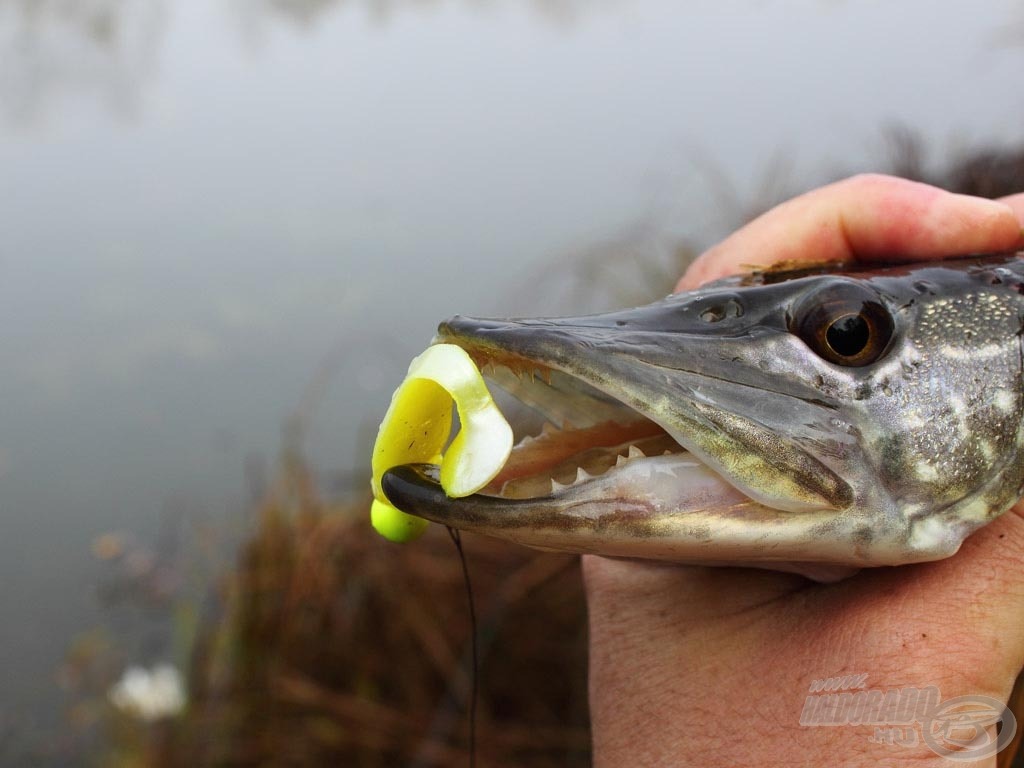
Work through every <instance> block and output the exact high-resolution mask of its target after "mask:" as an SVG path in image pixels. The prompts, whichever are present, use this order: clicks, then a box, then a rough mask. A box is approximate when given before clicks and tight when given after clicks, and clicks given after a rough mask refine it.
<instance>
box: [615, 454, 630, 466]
mask: <svg viewBox="0 0 1024 768" xmlns="http://www.w3.org/2000/svg"><path fill="white" fill-rule="evenodd" d="M628 463H629V459H627V458H626V457H625V456H616V457H615V466H616V467H621V466H623V465H625V464H628Z"/></svg>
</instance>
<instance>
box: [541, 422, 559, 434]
mask: <svg viewBox="0 0 1024 768" xmlns="http://www.w3.org/2000/svg"><path fill="white" fill-rule="evenodd" d="M556 432H558V427H556V426H555V425H554V424H552V423H551V422H550V421H545V422H544V426H542V427H541V428H540V433H541V434H542V435H553V434H555V433H556Z"/></svg>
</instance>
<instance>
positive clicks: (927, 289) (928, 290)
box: [914, 280, 935, 296]
mask: <svg viewBox="0 0 1024 768" xmlns="http://www.w3.org/2000/svg"><path fill="white" fill-rule="evenodd" d="M914 290H915V291H917V292H918V293H923V294H926V295H928V296H934V295H935V286H934V285H933V284H932V283H929V282H928V281H927V280H917V281H916V282H915V283H914Z"/></svg>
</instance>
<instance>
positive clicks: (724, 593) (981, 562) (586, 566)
mask: <svg viewBox="0 0 1024 768" xmlns="http://www.w3.org/2000/svg"><path fill="white" fill-rule="evenodd" d="M1022 221H1024V194H1021V195H1015V196H1013V197H1011V198H1006V199H1004V200H1003V201H1001V202H993V201H988V200H981V199H979V198H972V197H965V196H960V195H952V194H949V193H947V192H943V191H941V190H939V189H936V188H934V187H930V186H927V185H924V184H917V183H913V182H909V181H905V180H901V179H895V178H892V177H887V176H877V175H868V176H856V177H853V178H851V179H847V180H845V181H841V182H838V183H836V184H832V185H830V186H827V187H822V188H820V189H818V190H815V191H813V192H810V193H808V194H806V195H803V196H801V197H798V198H794V199H793V200H790V201H789V202H787V203H784V204H782V205H780V206H779V207H777V208H775V209H773V210H771V211H769V212H768V213H766V214H765V215H763V216H762V217H760V218H759V219H757V220H755V221H754V222H752V223H750V224H749V225H747V226H746V227H744V228H743V229H741V230H739V231H738V232H736V233H735V234H733V235H732V236H731V237H729V238H728V239H726V240H725V241H723V242H722V243H720V244H719V245H717V246H715V247H714V248H712V249H711V250H709V251H708V252H707V253H705V254H703V255H702V256H701V257H700V258H699V259H697V260H696V261H695V262H694V264H693V265H692V266H691V267H690V269H689V270H688V271H687V273H686V275H685V276H684V277H683V279H682V280H681V281H680V283H679V286H678V287H679V289H680V290H684V289H690V288H694V287H696V286H697V285H700V284H701V283H703V282H706V281H708V280H713V279H716V278H719V277H723V276H725V275H728V274H732V273H735V272H738V271H742V270H743V268H744V266H745V265H747V266H749V265H750V264H758V265H768V264H772V263H778V262H781V261H788V260H801V259H803V260H807V259H811V260H815V261H822V260H838V259H850V258H856V259H860V260H865V261H870V260H873V259H874V260H877V259H882V258H889V259H891V258H892V257H894V256H897V257H899V258H901V259H907V260H911V261H913V260H924V259H933V258H940V257H943V256H952V255H958V254H959V255H962V254H970V253H983V252H997V251H1009V250H1013V249H1015V248H1021V247H1024V236H1022ZM1022 564H1024V503H1020V504H1018V505H1017V506H1016V507H1014V509H1013V510H1012V512H1008V513H1006V514H1005V515H1003V516H1002V517H1000V518H999V519H998V520H996V521H994V522H993V523H991V524H990V525H988V526H986V527H985V528H983V529H982V530H980V531H979V532H977V533H976V534H974V535H973V536H971V537H970V538H969V539H968V540H967V541H966V542H965V543H964V545H963V547H962V548H961V550H960V552H959V553H957V554H956V555H955V556H953V557H951V558H948V559H946V560H942V561H939V562H935V563H923V564H918V565H908V566H902V567H899V568H875V569H867V570H864V571H861V572H860V573H858V574H857V575H855V576H853V577H851V578H848V579H846V580H844V581H840V582H838V583H835V584H817V583H812V582H809V581H807V580H806V579H804V578H802V577H798V576H794V575H790V574H783V573H774V572H769V571H763V570H753V569H750V570H748V569H741V568H707V567H700V566H669V565H658V564H650V563H641V562H632V561H621V560H612V559H606V558H601V557H595V556H586V557H584V558H583V570H584V576H585V583H586V592H587V602H588V609H589V614H590V707H591V719H592V728H593V746H594V764H595V765H596V766H598V768H607V767H609V766H684V765H695V766H709V767H710V766H748V765H749V766H804V765H806V766H824V765H827V766H832V767H836V766H844V767H845V766H876V765H886V766H904V765H906V766H910V765H913V766H917V767H921V766H931V765H936V766H938V765H943V766H946V767H947V768H948V766H950V765H956V764H957V763H950V762H948V761H946V760H944V759H942V758H940V757H938V756H937V755H936V754H935V753H934V752H932V751H931V750H930V749H929V748H928V747H927V746H925V745H923V744H921V745H919V746H917V747H916V748H910V747H907V748H901V747H895V746H892V745H884V744H874V743H872V742H871V741H870V738H871V737H872V735H873V734H874V727H873V726H858V727H854V726H842V727H802V726H800V724H799V718H800V713H801V711H802V709H803V705H804V699H805V697H806V696H807V694H808V688H809V686H810V684H811V682H812V681H813V680H815V679H820V678H826V677H834V676H840V675H847V674H863V673H866V674H867V681H866V687H868V688H878V689H883V690H888V689H891V688H901V687H904V686H914V687H918V688H923V687H926V686H930V685H934V686H937V687H938V688H939V691H940V693H941V698H942V699H948V698H952V697H954V696H960V695H967V694H973V695H986V696H992V697H995V698H997V699H1000V700H1001V701H1006V699H1007V697H1008V696H1009V694H1010V691H1011V689H1012V687H1013V681H1014V679H1015V678H1016V676H1017V674H1018V672H1020V670H1021V667H1022V666H1024V566H1022ZM1022 727H1024V724H1022ZM974 764H975V765H995V759H994V758H991V759H989V760H988V761H987V762H978V763H974ZM959 765H964V763H959Z"/></svg>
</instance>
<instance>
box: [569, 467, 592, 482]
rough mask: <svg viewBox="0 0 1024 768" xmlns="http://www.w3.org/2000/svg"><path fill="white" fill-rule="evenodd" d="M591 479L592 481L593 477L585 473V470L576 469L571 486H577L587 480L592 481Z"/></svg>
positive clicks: (581, 468)
mask: <svg viewBox="0 0 1024 768" xmlns="http://www.w3.org/2000/svg"><path fill="white" fill-rule="evenodd" d="M593 479H594V476H593V475H592V474H590V473H589V472H587V470H585V469H584V468H583V467H577V468H576V480H575V481H574V482H573V485H579V484H580V483H585V482H587V481H588V480H593Z"/></svg>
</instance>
